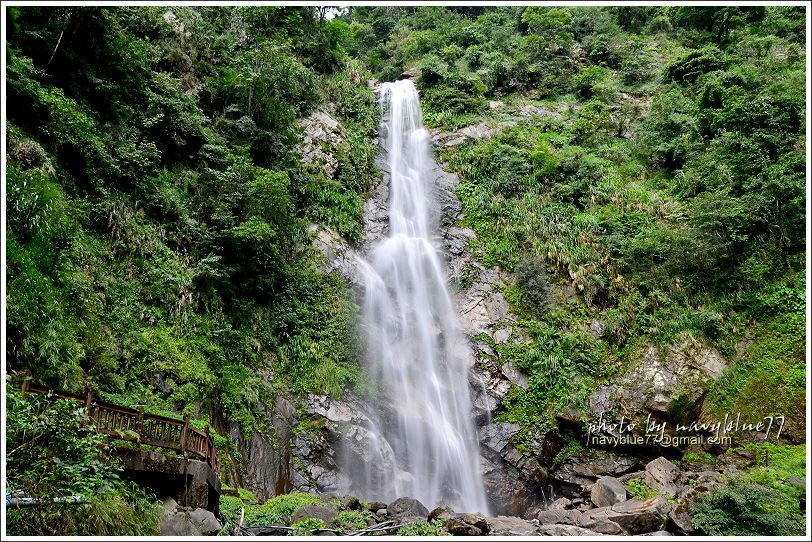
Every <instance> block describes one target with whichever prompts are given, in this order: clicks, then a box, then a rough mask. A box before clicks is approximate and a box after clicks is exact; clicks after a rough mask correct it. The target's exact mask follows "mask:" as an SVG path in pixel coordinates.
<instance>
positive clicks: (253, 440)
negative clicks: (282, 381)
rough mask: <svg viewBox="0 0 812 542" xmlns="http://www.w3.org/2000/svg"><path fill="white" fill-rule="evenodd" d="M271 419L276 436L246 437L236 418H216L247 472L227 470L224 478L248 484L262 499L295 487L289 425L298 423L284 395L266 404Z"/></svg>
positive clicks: (232, 482) (229, 481)
mask: <svg viewBox="0 0 812 542" xmlns="http://www.w3.org/2000/svg"><path fill="white" fill-rule="evenodd" d="M265 410H266V412H267V416H268V423H269V425H271V426H272V427H273V433H274V439H273V440H271V439H270V438H268V437H266V436H264V435H262V434H260V433H256V432H255V433H254V434H253V435H251V436H250V437H248V438H246V437H245V435H244V434H243V432H242V429H241V428H240V427H239V425H238V424H237V423H235V422H230V421H225V420H222V419H218V418H217V417H216V416H215V417H214V418H213V422H214V426H215V428H216V429H217V431H218V432H220V433H221V434H227V435H228V436H229V438H230V439H231V441H232V442H234V444H235V446H236V448H237V450H238V451H239V452H240V454H241V455H242V457H243V460H244V461H245V473H244V475H241V474H240V473H239V472H235V471H227V472H222V473H221V476H222V477H223V480H224V481H225V482H228V483H230V484H232V485H239V486H242V487H246V488H248V489H250V490H251V491H252V492H254V493H255V494H256V495H257V496H258V497H260V498H261V499H270V498H272V497H275V496H276V495H280V494H282V493H287V492H289V491H291V490H292V489H293V486H294V484H293V479H294V472H293V456H292V452H291V449H292V443H293V438H292V434H291V431H290V428H291V427H292V426H293V425H294V424H295V423H294V422H295V418H296V409H295V407H294V406H293V404H292V403H291V402H290V401H288V400H287V399H284V398H282V397H277V398H276V399H274V401H273V404H270V405H265Z"/></svg>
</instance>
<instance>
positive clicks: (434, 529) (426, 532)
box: [395, 521, 448, 536]
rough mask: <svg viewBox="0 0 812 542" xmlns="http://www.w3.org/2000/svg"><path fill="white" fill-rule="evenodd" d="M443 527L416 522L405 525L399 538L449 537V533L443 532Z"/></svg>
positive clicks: (400, 530) (399, 531)
mask: <svg viewBox="0 0 812 542" xmlns="http://www.w3.org/2000/svg"><path fill="white" fill-rule="evenodd" d="M441 527H442V526H441V525H438V524H437V523H429V522H428V521H415V522H414V523H409V524H408V525H404V526H403V527H401V528H400V529H398V532H397V533H395V534H396V535H397V536H448V533H446V532H444V531H441Z"/></svg>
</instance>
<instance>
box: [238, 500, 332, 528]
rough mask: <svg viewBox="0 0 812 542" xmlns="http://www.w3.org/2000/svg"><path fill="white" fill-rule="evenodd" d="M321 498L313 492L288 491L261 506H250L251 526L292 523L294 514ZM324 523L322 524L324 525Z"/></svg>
mask: <svg viewBox="0 0 812 542" xmlns="http://www.w3.org/2000/svg"><path fill="white" fill-rule="evenodd" d="M320 502H321V499H320V498H319V496H318V495H314V494H312V493H297V492H293V493H287V494H285V495H279V496H278V497H274V498H273V499H268V500H267V501H265V502H264V503H263V504H262V505H261V506H256V507H250V508H247V509H246V511H245V520H246V524H247V525H248V526H249V527H255V526H260V525H290V523H291V521H293V514H295V513H296V511H297V510H298V509H299V508H301V507H302V506H305V505H306V504H318V503H320ZM323 526H324V525H322V527H323Z"/></svg>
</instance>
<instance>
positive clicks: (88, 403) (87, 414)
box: [85, 390, 93, 424]
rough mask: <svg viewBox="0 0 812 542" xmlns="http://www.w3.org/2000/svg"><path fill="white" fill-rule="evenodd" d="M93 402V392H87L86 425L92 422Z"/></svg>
mask: <svg viewBox="0 0 812 542" xmlns="http://www.w3.org/2000/svg"><path fill="white" fill-rule="evenodd" d="M92 402H93V392H92V391H90V390H87V395H86V396H85V424H87V423H88V421H90V403H92Z"/></svg>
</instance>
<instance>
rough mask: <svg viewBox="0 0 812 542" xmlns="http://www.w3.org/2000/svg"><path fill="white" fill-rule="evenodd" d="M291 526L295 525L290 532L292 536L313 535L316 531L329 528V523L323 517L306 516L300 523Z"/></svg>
mask: <svg viewBox="0 0 812 542" xmlns="http://www.w3.org/2000/svg"><path fill="white" fill-rule="evenodd" d="M291 527H293V530H292V531H290V532H289V533H288V534H289V535H290V536H311V535H313V534H314V531H317V530H318V529H325V528H327V524H326V523H325V522H324V520H323V519H318V518H305V519H303V520H302V521H300V522H298V523H294V524H293V525H291Z"/></svg>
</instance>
